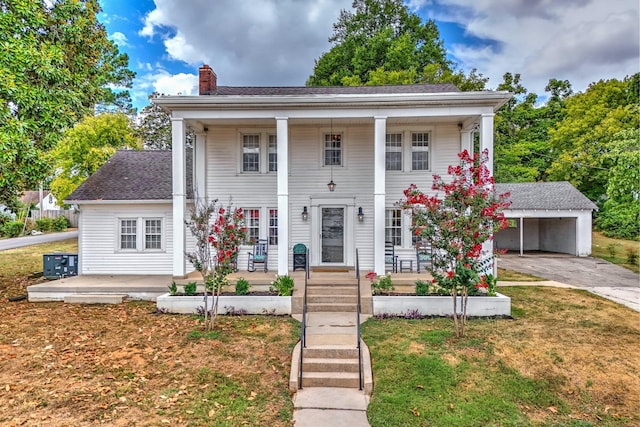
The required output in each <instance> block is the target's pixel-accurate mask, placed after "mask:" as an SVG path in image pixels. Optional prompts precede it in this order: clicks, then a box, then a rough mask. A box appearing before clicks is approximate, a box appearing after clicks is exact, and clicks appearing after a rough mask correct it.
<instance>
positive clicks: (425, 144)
mask: <svg viewBox="0 0 640 427" xmlns="http://www.w3.org/2000/svg"><path fill="white" fill-rule="evenodd" d="M411 170H414V171H426V170H429V133H428V132H415V133H412V134H411Z"/></svg>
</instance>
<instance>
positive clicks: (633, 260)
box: [627, 249, 638, 265]
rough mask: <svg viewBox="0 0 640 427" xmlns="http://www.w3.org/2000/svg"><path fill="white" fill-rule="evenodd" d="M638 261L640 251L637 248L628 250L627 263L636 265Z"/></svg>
mask: <svg viewBox="0 0 640 427" xmlns="http://www.w3.org/2000/svg"><path fill="white" fill-rule="evenodd" d="M637 263H638V251H636V250H635V249H628V250H627V264H631V265H636V264H637Z"/></svg>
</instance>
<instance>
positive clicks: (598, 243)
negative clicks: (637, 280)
mask: <svg viewBox="0 0 640 427" xmlns="http://www.w3.org/2000/svg"><path fill="white" fill-rule="evenodd" d="M630 252H635V253H636V254H637V255H639V256H638V257H636V262H635V263H634V264H630V263H629V262H628V261H629V259H628V258H629V253H630ZM591 255H592V256H594V257H596V258H602V259H604V260H607V261H609V262H611V263H614V264H618V265H621V266H623V267H626V268H628V269H629V270H632V271H635V272H636V273H638V272H640V241H637V240H624V239H613V238H611V237H606V236H604V235H602V234H601V233H599V232H596V231H594V232H593V234H592V237H591Z"/></svg>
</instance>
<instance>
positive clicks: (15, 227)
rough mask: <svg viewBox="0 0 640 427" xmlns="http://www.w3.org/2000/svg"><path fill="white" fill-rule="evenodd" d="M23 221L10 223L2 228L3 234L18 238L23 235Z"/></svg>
mask: <svg viewBox="0 0 640 427" xmlns="http://www.w3.org/2000/svg"><path fill="white" fill-rule="evenodd" d="M22 227H23V224H22V221H9V222H7V223H6V224H5V225H4V226H3V227H2V234H4V235H5V236H7V237H18V236H19V235H20V233H22Z"/></svg>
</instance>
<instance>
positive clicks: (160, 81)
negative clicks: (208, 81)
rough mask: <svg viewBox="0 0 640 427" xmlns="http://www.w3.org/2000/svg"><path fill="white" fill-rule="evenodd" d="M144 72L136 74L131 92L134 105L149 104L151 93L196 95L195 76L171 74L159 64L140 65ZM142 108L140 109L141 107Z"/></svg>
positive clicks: (196, 80)
mask: <svg viewBox="0 0 640 427" xmlns="http://www.w3.org/2000/svg"><path fill="white" fill-rule="evenodd" d="M141 65H142V67H141V68H143V69H144V70H145V71H148V72H145V73H143V74H138V76H137V77H136V84H135V86H134V87H133V89H132V91H131V98H132V100H133V103H134V105H140V106H145V105H147V104H149V101H148V97H149V95H151V93H152V92H158V93H161V94H163V95H184V96H188V95H196V94H197V91H198V76H197V75H196V74H185V73H178V74H171V73H169V72H168V71H167V70H165V69H164V68H162V66H161V65H160V64H155V65H152V64H149V63H146V64H141ZM141 108H142V107H141Z"/></svg>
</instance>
